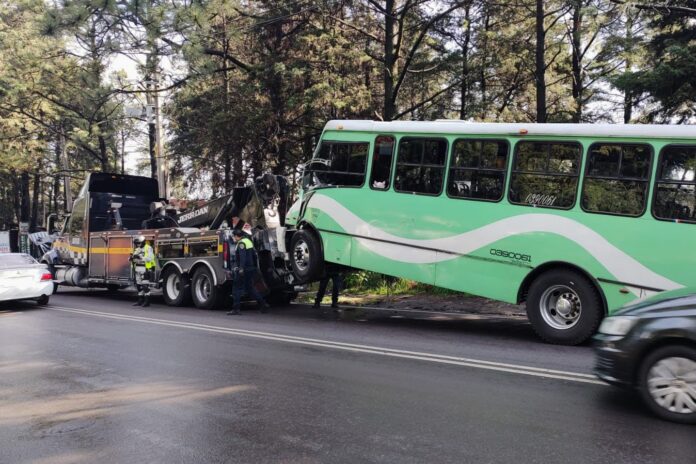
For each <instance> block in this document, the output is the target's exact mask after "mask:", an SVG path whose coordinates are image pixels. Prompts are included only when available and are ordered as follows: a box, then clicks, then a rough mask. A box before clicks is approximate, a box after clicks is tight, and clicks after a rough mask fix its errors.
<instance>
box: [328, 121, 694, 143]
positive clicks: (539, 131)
mask: <svg viewBox="0 0 696 464" xmlns="http://www.w3.org/2000/svg"><path fill="white" fill-rule="evenodd" d="M324 130H331V131H351V132H375V133H386V134H389V133H412V134H417V133H421V134H476V135H506V136H510V135H515V136H517V135H525V136H541V135H551V136H564V137H595V138H596V137H601V138H604V137H625V138H631V137H637V138H667V139H691V138H696V127H691V126H690V125H667V124H665V125H661V124H536V123H515V124H509V123H478V122H466V121H459V120H438V121H389V122H385V121H367V120H354V121H349V120H333V121H329V122H327V123H326V126H325V128H324Z"/></svg>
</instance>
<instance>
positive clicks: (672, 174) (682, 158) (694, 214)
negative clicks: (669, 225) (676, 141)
mask: <svg viewBox="0 0 696 464" xmlns="http://www.w3.org/2000/svg"><path fill="white" fill-rule="evenodd" d="M695 171H696V146H693V145H692V146H683V145H682V146H679V145H670V146H667V147H665V148H664V149H663V150H662V153H660V163H659V169H658V172H657V185H656V188H655V194H654V199H653V215H654V216H655V217H656V218H657V219H666V220H680V221H685V222H696V176H694V172H695Z"/></svg>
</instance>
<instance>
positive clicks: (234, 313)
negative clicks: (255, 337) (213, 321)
mask: <svg viewBox="0 0 696 464" xmlns="http://www.w3.org/2000/svg"><path fill="white" fill-rule="evenodd" d="M240 314H242V312H241V311H240V310H239V308H233V309H232V311H227V315H228V316H239V315H240Z"/></svg>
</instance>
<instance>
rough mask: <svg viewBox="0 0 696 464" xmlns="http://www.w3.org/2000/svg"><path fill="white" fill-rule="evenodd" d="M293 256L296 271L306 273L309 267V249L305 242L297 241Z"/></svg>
mask: <svg viewBox="0 0 696 464" xmlns="http://www.w3.org/2000/svg"><path fill="white" fill-rule="evenodd" d="M293 256H294V257H295V266H296V267H297V269H299V270H300V271H306V270H307V268H308V267H309V247H308V246H307V242H305V241H304V240H299V241H298V242H297V243H296V244H295V250H294V253H293Z"/></svg>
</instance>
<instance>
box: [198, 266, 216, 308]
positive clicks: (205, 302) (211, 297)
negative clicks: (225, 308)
mask: <svg viewBox="0 0 696 464" xmlns="http://www.w3.org/2000/svg"><path fill="white" fill-rule="evenodd" d="M219 294H220V289H219V288H218V287H216V286H215V280H214V279H213V274H212V272H211V271H210V269H208V268H207V267H206V266H201V267H199V268H198V269H196V271H195V272H194V273H193V279H191V297H192V298H193V304H194V305H196V308H200V309H213V308H214V307H215V305H216V304H217V301H218V296H219Z"/></svg>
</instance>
